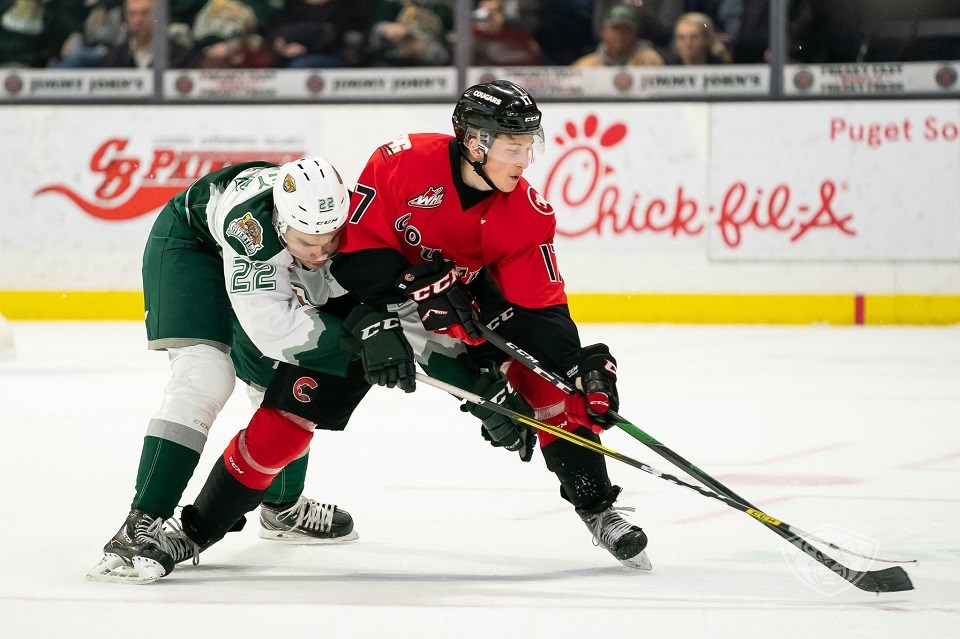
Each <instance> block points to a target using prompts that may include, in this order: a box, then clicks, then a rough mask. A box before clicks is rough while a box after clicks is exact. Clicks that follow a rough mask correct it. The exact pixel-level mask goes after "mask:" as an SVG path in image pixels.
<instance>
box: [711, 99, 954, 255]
mask: <svg viewBox="0 0 960 639" xmlns="http://www.w3.org/2000/svg"><path fill="white" fill-rule="evenodd" d="M710 150H711V158H710V181H711V185H710V196H711V203H710V205H709V212H710V213H711V215H712V219H713V223H712V224H711V225H710V234H709V238H710V243H709V246H710V256H711V258H712V259H722V260H772V261H816V260H821V261H843V260H881V261H890V260H928V261H929V260H947V261H957V260H960V103H958V102H956V101H949V102H817V103H807V104H797V103H791V104H779V105H776V106H773V105H769V104H765V105H762V104H755V105H750V104H738V105H723V104H719V105H714V106H713V107H712V109H711V142H710Z"/></svg>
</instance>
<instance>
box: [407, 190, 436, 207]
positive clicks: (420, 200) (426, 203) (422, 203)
mask: <svg viewBox="0 0 960 639" xmlns="http://www.w3.org/2000/svg"><path fill="white" fill-rule="evenodd" d="M442 203H443V187H442V186H431V187H430V188H429V189H427V190H426V191H424V192H423V193H421V194H420V195H418V196H417V197H415V198H413V199H412V200H407V206H412V207H414V208H417V209H435V208H437V207H438V206H440V204H442Z"/></svg>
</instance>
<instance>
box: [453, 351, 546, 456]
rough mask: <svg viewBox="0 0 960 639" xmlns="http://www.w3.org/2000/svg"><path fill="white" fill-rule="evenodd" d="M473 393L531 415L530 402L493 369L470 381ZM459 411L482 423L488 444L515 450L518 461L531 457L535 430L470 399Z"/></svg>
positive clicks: (534, 444) (482, 431)
mask: <svg viewBox="0 0 960 639" xmlns="http://www.w3.org/2000/svg"><path fill="white" fill-rule="evenodd" d="M473 393H474V394H475V395H480V396H481V397H483V398H484V399H486V400H489V401H491V402H494V403H496V404H500V405H501V406H503V407H504V408H509V409H510V410H512V411H514V412H516V413H520V414H522V415H526V416H528V417H529V416H532V415H533V409H532V408H530V404H528V403H527V402H526V400H525V399H523V397H521V396H520V394H519V393H517V392H516V391H514V390H513V389H512V388H511V387H510V386H509V385H508V384H507V378H506V377H504V376H503V375H502V374H501V373H500V371H498V370H497V369H496V368H491V369H489V370H485V371H484V372H483V374H481V375H480V377H479V378H477V381H476V382H474V384H473ZM460 410H462V411H463V412H465V413H470V414H471V415H473V416H474V417H477V418H478V419H479V420H480V421H481V422H482V427H481V429H480V433H481V434H482V435H483V438H484V439H486V440H487V441H488V442H490V444H491V445H493V446H502V447H504V448H506V449H507V450H513V451H517V452H518V453H519V454H520V460H521V461H525V462H528V461H530V460H531V459H533V449H534V448H535V447H536V445H537V431H536V430H534V429H533V428H531V427H530V426H527V425H526V424H524V423H521V422H517V421H515V420H513V419H510V418H509V417H507V416H505V415H501V414H500V413H495V412H493V411H492V410H490V409H489V408H485V407H483V406H478V405H477V404H472V403H470V402H467V403H465V404H464V405H463V406H461V407H460Z"/></svg>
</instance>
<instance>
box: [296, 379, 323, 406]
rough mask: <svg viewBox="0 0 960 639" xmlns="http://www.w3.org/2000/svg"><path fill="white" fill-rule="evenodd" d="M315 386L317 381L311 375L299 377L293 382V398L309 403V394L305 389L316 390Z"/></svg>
mask: <svg viewBox="0 0 960 639" xmlns="http://www.w3.org/2000/svg"><path fill="white" fill-rule="evenodd" d="M317 386H318V384H317V381H316V380H315V379H313V378H312V377H301V378H300V379H298V380H297V381H295V382H294V383H293V398H294V399H295V400H297V401H298V402H301V403H303V404H309V403H310V396H309V395H307V393H306V391H307V390H308V389H309V390H316V389H317Z"/></svg>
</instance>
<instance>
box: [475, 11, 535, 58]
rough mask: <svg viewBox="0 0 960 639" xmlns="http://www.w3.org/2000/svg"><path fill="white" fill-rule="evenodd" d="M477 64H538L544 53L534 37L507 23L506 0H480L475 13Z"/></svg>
mask: <svg viewBox="0 0 960 639" xmlns="http://www.w3.org/2000/svg"><path fill="white" fill-rule="evenodd" d="M473 64H475V65H478V66H524V65H525V66H537V65H541V64H543V53H542V52H541V51H540V45H538V44H537V41H536V40H534V39H533V36H531V35H530V34H529V33H528V32H527V31H526V30H524V29H523V28H522V27H519V26H516V25H514V24H510V23H508V22H507V18H506V15H505V14H504V3H503V0H480V1H479V2H478V3H477V8H476V11H474V12H473Z"/></svg>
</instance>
